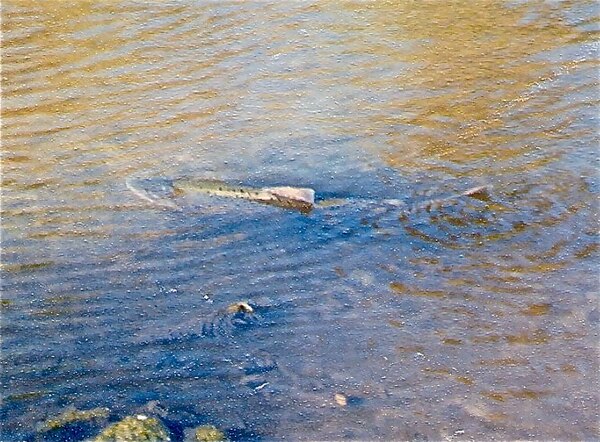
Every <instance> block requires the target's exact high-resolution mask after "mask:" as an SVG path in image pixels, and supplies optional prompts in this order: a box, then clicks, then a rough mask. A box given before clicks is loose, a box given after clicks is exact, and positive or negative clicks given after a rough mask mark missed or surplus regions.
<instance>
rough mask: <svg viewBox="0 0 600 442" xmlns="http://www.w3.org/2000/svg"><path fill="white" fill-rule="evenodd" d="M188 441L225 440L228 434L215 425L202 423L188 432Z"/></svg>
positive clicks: (216, 441)
mask: <svg viewBox="0 0 600 442" xmlns="http://www.w3.org/2000/svg"><path fill="white" fill-rule="evenodd" d="M186 441H189V442H223V441H227V436H225V433H223V432H222V431H221V430H219V429H218V428H217V427H215V426H214V425H202V426H200V427H197V428H194V429H193V430H191V431H189V432H188V434H187V438H186Z"/></svg>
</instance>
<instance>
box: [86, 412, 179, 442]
mask: <svg viewBox="0 0 600 442" xmlns="http://www.w3.org/2000/svg"><path fill="white" fill-rule="evenodd" d="M170 440H171V438H170V436H169V433H168V431H167V429H166V428H165V426H164V425H163V424H162V423H161V422H160V420H159V419H158V418H155V417H148V416H146V415H144V414H138V415H136V416H127V417H126V418H125V419H123V420H122V421H120V422H117V423H116V424H114V425H111V426H110V427H108V428H106V429H104V431H102V433H100V434H99V435H98V436H97V437H96V438H95V439H94V442H168V441H170Z"/></svg>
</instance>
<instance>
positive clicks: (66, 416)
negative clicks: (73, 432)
mask: <svg viewBox="0 0 600 442" xmlns="http://www.w3.org/2000/svg"><path fill="white" fill-rule="evenodd" d="M108 414H109V409H108V408H92V409H91V410H77V409H76V408H74V407H72V408H69V409H67V410H66V411H65V412H63V413H61V414H59V415H58V416H56V417H53V418H50V419H48V420H46V421H45V422H44V423H43V424H42V427H41V429H40V431H42V432H45V431H53V430H59V429H62V428H64V427H66V426H68V425H71V424H74V423H79V422H87V421H92V420H98V419H106V418H107V417H108Z"/></svg>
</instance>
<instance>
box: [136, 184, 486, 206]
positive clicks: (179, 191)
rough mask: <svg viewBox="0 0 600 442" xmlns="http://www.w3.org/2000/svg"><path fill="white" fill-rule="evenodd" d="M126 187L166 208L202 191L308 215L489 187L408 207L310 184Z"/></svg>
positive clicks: (477, 194)
mask: <svg viewBox="0 0 600 442" xmlns="http://www.w3.org/2000/svg"><path fill="white" fill-rule="evenodd" d="M126 186H127V188H128V189H129V190H130V191H132V192H133V193H134V194H135V195H136V196H137V197H138V198H140V199H143V200H145V201H147V202H151V203H153V204H157V205H160V206H164V207H169V208H179V206H178V205H177V204H176V203H175V201H177V199H178V198H181V197H184V196H186V195H197V194H201V195H202V194H203V195H207V196H213V197H220V198H229V199H243V200H247V201H252V202H256V203H261V204H267V205H272V206H276V207H281V208H285V209H293V210H298V211H300V212H302V213H304V214H308V213H310V212H311V211H312V210H314V209H327V208H332V207H333V208H335V207H339V206H345V205H354V206H356V207H365V208H368V207H371V208H373V207H375V208H377V207H379V209H381V210H384V211H385V210H389V209H400V210H402V211H403V212H404V213H408V214H410V213H415V212H421V211H427V212H430V211H432V210H435V209H436V208H439V207H442V206H444V205H447V204H451V203H453V202H455V201H457V200H459V199H461V198H464V197H468V198H474V199H478V200H481V201H486V200H488V199H489V192H490V189H491V186H490V185H483V186H476V187H471V188H469V189H467V190H465V191H462V192H458V193H454V194H452V195H450V196H447V197H443V198H437V199H432V200H427V201H421V202H418V203H416V204H414V205H412V206H409V205H408V204H407V203H406V202H405V201H403V200H401V199H365V198H330V199H318V200H317V198H316V192H315V190H314V189H312V188H310V187H294V186H274V187H251V186H241V185H240V186H236V185H233V184H228V183H226V182H224V181H220V180H215V179H203V178H176V179H172V180H167V179H151V178H150V179H139V178H128V179H127V180H126Z"/></svg>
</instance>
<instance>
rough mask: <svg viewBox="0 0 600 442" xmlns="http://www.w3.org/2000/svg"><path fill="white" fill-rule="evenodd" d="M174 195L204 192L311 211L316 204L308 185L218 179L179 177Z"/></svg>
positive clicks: (174, 188)
mask: <svg viewBox="0 0 600 442" xmlns="http://www.w3.org/2000/svg"><path fill="white" fill-rule="evenodd" d="M173 190H174V195H175V196H178V195H181V194H186V193H203V194H206V195H212V196H217V197H223V198H234V199H245V200H250V201H255V202H258V203H262V204H269V205H273V206H277V207H283V208H289V209H296V210H299V211H300V212H304V213H307V212H310V211H311V210H312V209H313V208H314V205H315V191H314V189H311V188H308V187H292V186H277V187H262V188H256V187H246V186H232V185H229V184H226V183H224V182H223V181H218V180H206V179H179V180H174V182H173Z"/></svg>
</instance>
